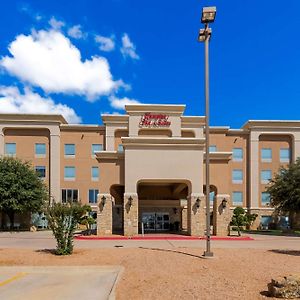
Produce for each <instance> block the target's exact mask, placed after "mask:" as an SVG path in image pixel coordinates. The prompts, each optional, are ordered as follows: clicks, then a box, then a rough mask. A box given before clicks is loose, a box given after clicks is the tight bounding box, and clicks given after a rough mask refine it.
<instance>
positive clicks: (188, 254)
mask: <svg viewBox="0 0 300 300" xmlns="http://www.w3.org/2000/svg"><path fill="white" fill-rule="evenodd" d="M139 248H140V249H144V250H154V251H162V252H173V253H179V254H183V255H187V256H192V257H196V258H203V257H202V256H201V255H195V254H191V253H186V252H182V251H177V250H169V249H161V248H149V247H139Z"/></svg>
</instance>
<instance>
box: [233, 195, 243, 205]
mask: <svg viewBox="0 0 300 300" xmlns="http://www.w3.org/2000/svg"><path fill="white" fill-rule="evenodd" d="M232 202H233V205H243V192H232Z"/></svg>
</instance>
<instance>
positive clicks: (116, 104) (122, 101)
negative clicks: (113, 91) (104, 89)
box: [109, 96, 140, 109]
mask: <svg viewBox="0 0 300 300" xmlns="http://www.w3.org/2000/svg"><path fill="white" fill-rule="evenodd" d="M109 101H110V105H111V106H112V107H113V108H115V109H124V108H125V105H127V104H140V102H139V101H138V100H135V99H130V98H127V97H124V98H117V97H115V96H111V97H109Z"/></svg>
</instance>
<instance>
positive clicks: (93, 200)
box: [89, 189, 99, 203]
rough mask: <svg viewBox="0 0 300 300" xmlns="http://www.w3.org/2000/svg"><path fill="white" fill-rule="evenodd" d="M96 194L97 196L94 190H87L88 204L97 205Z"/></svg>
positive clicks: (96, 191) (97, 191) (97, 192)
mask: <svg viewBox="0 0 300 300" xmlns="http://www.w3.org/2000/svg"><path fill="white" fill-rule="evenodd" d="M98 194H99V190H95V189H91V190H89V203H97V196H98Z"/></svg>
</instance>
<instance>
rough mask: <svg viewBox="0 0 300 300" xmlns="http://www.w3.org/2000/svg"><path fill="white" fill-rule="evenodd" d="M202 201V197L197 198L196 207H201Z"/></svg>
mask: <svg viewBox="0 0 300 300" xmlns="http://www.w3.org/2000/svg"><path fill="white" fill-rule="evenodd" d="M200 201H201V200H200V198H197V200H196V207H197V208H199V207H200Z"/></svg>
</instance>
